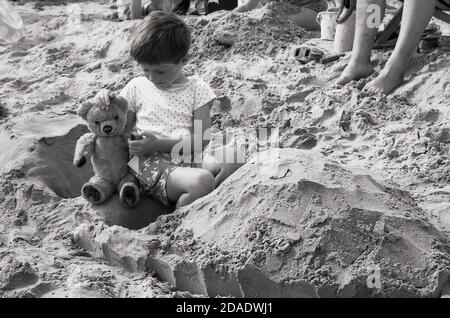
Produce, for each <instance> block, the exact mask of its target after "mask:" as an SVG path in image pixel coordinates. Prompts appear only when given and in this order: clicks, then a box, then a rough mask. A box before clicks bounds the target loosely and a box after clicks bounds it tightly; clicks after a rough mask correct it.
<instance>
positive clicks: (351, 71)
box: [337, 62, 373, 85]
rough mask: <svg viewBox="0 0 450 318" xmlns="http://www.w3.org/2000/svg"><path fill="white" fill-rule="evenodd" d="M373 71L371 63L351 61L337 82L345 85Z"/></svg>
mask: <svg viewBox="0 0 450 318" xmlns="http://www.w3.org/2000/svg"><path fill="white" fill-rule="evenodd" d="M372 73H373V66H372V64H370V63H353V62H350V63H349V64H348V65H347V67H346V68H345V70H344V71H343V72H342V74H341V76H340V77H339V79H338V81H337V84H338V85H345V84H347V83H349V82H351V81H357V80H359V79H361V78H364V77H367V76H369V75H370V74H372Z"/></svg>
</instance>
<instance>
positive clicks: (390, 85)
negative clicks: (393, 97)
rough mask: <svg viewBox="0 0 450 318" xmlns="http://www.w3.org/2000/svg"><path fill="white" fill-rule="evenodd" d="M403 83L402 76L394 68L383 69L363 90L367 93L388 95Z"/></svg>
mask: <svg viewBox="0 0 450 318" xmlns="http://www.w3.org/2000/svg"><path fill="white" fill-rule="evenodd" d="M403 82H404V74H403V72H400V71H398V70H396V69H394V68H389V67H387V66H386V67H385V68H384V69H383V70H382V71H381V73H380V74H379V75H378V76H377V77H376V78H375V79H374V80H373V81H371V82H369V83H367V85H366V86H365V87H364V90H365V91H367V92H369V93H382V94H386V95H387V94H390V93H392V92H393V91H394V90H395V89H396V88H397V87H399V86H400V85H401V84H402V83H403Z"/></svg>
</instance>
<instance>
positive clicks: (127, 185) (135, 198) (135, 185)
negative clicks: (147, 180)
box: [117, 173, 141, 208]
mask: <svg viewBox="0 0 450 318" xmlns="http://www.w3.org/2000/svg"><path fill="white" fill-rule="evenodd" d="M117 191H118V192H119V197H120V201H121V202H122V204H123V205H124V206H125V207H127V208H132V207H134V206H136V205H137V204H138V203H139V201H140V199H141V195H140V191H139V182H138V180H137V179H136V177H135V176H134V175H133V174H131V173H129V174H127V175H126V176H125V177H124V178H123V179H122V180H120V182H119V185H118V186H117Z"/></svg>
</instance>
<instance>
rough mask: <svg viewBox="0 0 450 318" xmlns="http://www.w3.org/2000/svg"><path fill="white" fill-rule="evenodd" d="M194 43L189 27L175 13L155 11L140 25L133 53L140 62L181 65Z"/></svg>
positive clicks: (133, 44)
mask: <svg viewBox="0 0 450 318" xmlns="http://www.w3.org/2000/svg"><path fill="white" fill-rule="evenodd" d="M190 46H191V32H190V30H189V27H188V26H187V25H186V23H184V22H183V21H182V20H181V19H180V18H179V17H177V16H176V15H175V14H174V13H166V12H163V11H153V12H152V13H150V14H149V15H148V16H147V17H146V18H145V19H144V20H143V21H142V24H141V25H140V26H139V28H138V31H137V34H136V36H135V37H134V39H133V42H132V43H131V52H130V53H131V56H132V57H133V58H134V59H135V60H136V61H137V62H138V63H141V64H150V65H154V64H161V63H173V64H178V63H179V62H180V61H181V60H182V59H183V58H185V57H186V56H187V54H188V52H189V47H190Z"/></svg>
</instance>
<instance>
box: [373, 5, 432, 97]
mask: <svg viewBox="0 0 450 318" xmlns="http://www.w3.org/2000/svg"><path fill="white" fill-rule="evenodd" d="M435 5H436V0H426V1H424V0H406V1H405V4H404V8H403V16H402V24H401V29H400V35H399V38H398V41H397V45H396V46H395V49H394V52H393V53H392V55H391V57H390V58H389V60H388V62H387V63H386V65H385V67H384V69H383V70H382V71H381V72H380V74H379V75H378V76H377V78H375V79H374V80H373V81H371V82H370V83H368V84H367V86H366V89H367V90H369V91H373V92H381V93H384V94H389V93H391V92H392V91H393V90H395V89H396V88H397V87H398V86H400V85H401V84H402V83H403V81H404V76H405V73H406V70H407V68H408V64H409V60H410V59H411V56H412V54H413V52H414V50H415V49H416V47H417V45H418V44H419V41H420V37H421V35H422V33H423V31H424V30H425V28H426V27H427V25H428V23H429V22H430V19H431V17H432V16H433V12H434V9H435Z"/></svg>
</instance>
